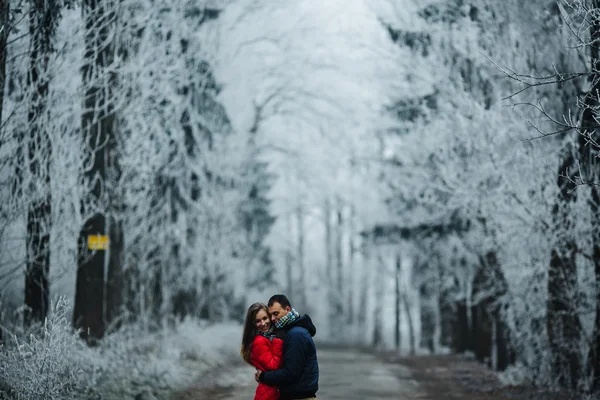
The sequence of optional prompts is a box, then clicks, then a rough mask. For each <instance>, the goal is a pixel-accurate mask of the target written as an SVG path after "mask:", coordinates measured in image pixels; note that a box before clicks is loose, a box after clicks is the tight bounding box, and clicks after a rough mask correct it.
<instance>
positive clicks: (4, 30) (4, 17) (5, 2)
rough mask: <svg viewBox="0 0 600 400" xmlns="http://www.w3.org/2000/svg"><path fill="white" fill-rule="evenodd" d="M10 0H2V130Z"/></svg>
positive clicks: (0, 23)
mask: <svg viewBox="0 0 600 400" xmlns="http://www.w3.org/2000/svg"><path fill="white" fill-rule="evenodd" d="M9 13H10V1H9V0H0V132H1V131H2V130H3V129H4V124H3V121H2V109H3V105H4V88H5V87H6V53H7V51H8V49H7V41H8V31H9V30H10V25H9V24H8V23H9V18H8V16H9Z"/></svg>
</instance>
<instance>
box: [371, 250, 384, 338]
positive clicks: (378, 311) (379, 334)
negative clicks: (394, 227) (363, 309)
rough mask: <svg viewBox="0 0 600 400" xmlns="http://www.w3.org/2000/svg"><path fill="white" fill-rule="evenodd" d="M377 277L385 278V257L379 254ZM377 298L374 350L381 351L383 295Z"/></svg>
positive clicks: (374, 320)
mask: <svg viewBox="0 0 600 400" xmlns="http://www.w3.org/2000/svg"><path fill="white" fill-rule="evenodd" d="M376 262H377V267H376V268H377V275H378V276H383V272H384V266H383V262H384V261H383V257H382V256H381V254H377V261H376ZM374 298H375V301H376V303H375V313H374V315H373V342H372V345H373V348H375V349H379V348H381V347H382V346H383V332H382V330H383V320H382V314H383V311H382V310H383V307H384V302H383V296H382V295H381V294H379V295H377V296H374Z"/></svg>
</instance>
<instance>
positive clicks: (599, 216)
mask: <svg viewBox="0 0 600 400" xmlns="http://www.w3.org/2000/svg"><path fill="white" fill-rule="evenodd" d="M591 190H592V205H591V207H592V215H593V216H594V218H593V220H592V225H593V229H592V234H593V235H594V241H593V245H592V246H593V247H592V259H593V262H594V275H595V279H596V282H595V288H596V317H595V320H594V330H593V333H592V338H593V339H592V343H591V345H590V351H589V355H588V365H589V370H590V374H591V376H592V389H593V390H594V391H597V390H599V389H600V193H599V192H598V188H597V187H596V186H592V188H591Z"/></svg>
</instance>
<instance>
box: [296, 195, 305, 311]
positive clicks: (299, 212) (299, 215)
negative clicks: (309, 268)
mask: <svg viewBox="0 0 600 400" xmlns="http://www.w3.org/2000/svg"><path fill="white" fill-rule="evenodd" d="M296 229H297V234H298V241H297V242H296V244H297V248H296V256H297V258H298V272H300V279H299V284H298V290H297V293H298V301H299V302H300V307H301V309H302V310H306V272H305V265H304V210H303V208H302V206H301V205H300V206H298V208H297V209H296Z"/></svg>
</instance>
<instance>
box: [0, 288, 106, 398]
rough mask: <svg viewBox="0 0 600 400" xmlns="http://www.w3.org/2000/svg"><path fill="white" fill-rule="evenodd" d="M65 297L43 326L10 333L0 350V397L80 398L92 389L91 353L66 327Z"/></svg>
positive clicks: (67, 308) (67, 313) (59, 301)
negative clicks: (24, 331) (22, 332)
mask: <svg viewBox="0 0 600 400" xmlns="http://www.w3.org/2000/svg"><path fill="white" fill-rule="evenodd" d="M69 311H70V310H69V306H68V303H67V302H66V301H65V299H64V298H61V299H59V300H58V301H57V302H56V303H55V304H54V305H53V307H52V310H51V312H50V313H49V316H48V318H47V319H46V321H45V322H44V324H43V325H37V326H34V327H32V328H31V329H30V330H28V331H27V332H26V333H25V334H21V335H18V334H14V333H10V330H9V329H7V330H6V333H7V336H8V337H6V338H5V344H4V345H3V348H2V349H1V351H0V394H2V395H4V396H8V397H11V398H12V397H14V398H19V399H21V398H22V399H39V400H44V399H71V398H73V399H75V398H77V399H81V398H82V396H83V395H84V393H86V392H88V391H89V390H91V388H92V387H93V386H94V383H95V382H94V376H95V373H94V372H95V368H94V365H93V363H91V362H90V361H91V360H92V358H91V357H89V355H90V350H89V349H88V348H87V347H86V345H85V343H84V342H83V341H82V340H80V339H79V337H78V335H77V333H76V332H74V331H73V330H72V328H71V326H70V324H69V321H68V319H67V315H69Z"/></svg>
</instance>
